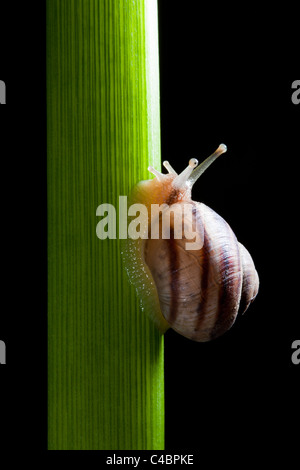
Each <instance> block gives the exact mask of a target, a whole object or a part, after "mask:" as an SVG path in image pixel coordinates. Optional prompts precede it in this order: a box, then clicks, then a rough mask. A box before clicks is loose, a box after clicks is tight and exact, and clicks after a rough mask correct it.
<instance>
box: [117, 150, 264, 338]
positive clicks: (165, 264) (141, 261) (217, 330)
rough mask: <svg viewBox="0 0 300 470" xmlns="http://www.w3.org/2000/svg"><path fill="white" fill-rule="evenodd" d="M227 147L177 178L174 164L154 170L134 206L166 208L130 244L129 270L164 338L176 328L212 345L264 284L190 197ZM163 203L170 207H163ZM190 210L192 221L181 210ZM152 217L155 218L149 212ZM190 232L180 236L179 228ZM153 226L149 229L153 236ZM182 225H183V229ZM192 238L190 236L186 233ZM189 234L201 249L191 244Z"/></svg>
mask: <svg viewBox="0 0 300 470" xmlns="http://www.w3.org/2000/svg"><path fill="white" fill-rule="evenodd" d="M226 150H227V147H226V146H225V145H224V144H221V145H220V146H219V147H218V149H217V150H216V151H215V152H214V153H213V154H212V155H211V156H209V157H208V158H207V159H206V160H204V162H203V163H202V164H201V165H199V166H198V161H197V160H196V159H195V158H192V159H191V160H190V161H189V165H188V167H187V168H186V169H185V170H184V171H183V172H182V173H180V174H179V175H178V174H177V173H176V172H175V170H174V169H173V168H172V166H171V165H170V164H169V162H167V161H164V162H163V165H164V167H165V168H166V169H167V171H168V173H167V174H163V173H160V172H159V171H157V170H155V169H154V168H152V167H149V168H148V170H149V171H150V172H151V173H153V174H154V176H155V178H154V179H151V180H147V181H141V182H140V183H138V184H137V186H136V187H135V188H134V190H133V192H132V195H131V203H140V204H144V205H145V206H146V207H147V209H151V208H152V207H155V208H157V206H156V205H158V204H159V205H161V206H160V207H161V208H162V210H161V211H160V212H159V213H157V212H156V213H155V215H154V216H153V215H151V211H150V215H148V221H147V222H148V223H147V224H146V225H145V228H144V229H142V228H141V233H140V237H139V238H138V239H135V240H133V239H129V240H128V245H127V249H126V250H125V251H124V253H125V264H126V269H127V272H128V274H129V277H130V279H131V281H132V282H133V284H134V285H135V287H136V289H137V291H138V293H139V295H140V297H141V298H142V306H143V308H144V309H145V311H146V312H147V313H148V314H149V315H150V316H151V317H152V319H153V320H154V322H155V323H156V325H157V327H158V328H159V330H160V331H161V332H162V333H164V332H165V331H166V330H167V329H168V328H170V327H171V328H173V329H174V330H175V331H176V332H178V333H179V334H181V335H183V336H185V337H186V338H189V339H191V340H194V341H199V342H205V341H210V340H213V339H215V338H217V337H219V336H221V335H222V334H223V333H225V332H226V331H227V330H228V329H229V328H231V326H232V325H233V323H234V322H235V319H236V316H237V314H238V313H244V312H245V311H246V310H247V308H248V307H249V305H250V304H251V302H252V301H253V300H254V299H255V297H256V295H257V293H258V288H259V278H258V274H257V271H256V269H255V266H254V263H253V260H252V258H251V256H250V254H249V252H248V251H247V249H246V248H245V247H244V246H243V245H242V244H241V243H239V242H238V241H237V238H236V236H235V234H234V232H233V231H232V229H231V228H230V226H229V225H228V223H227V222H226V221H225V220H224V219H223V218H222V217H221V216H220V215H218V214H217V213H216V212H215V211H214V210H212V209H210V208H209V207H208V206H206V205H205V204H203V203H200V202H196V201H193V200H192V199H191V191H192V186H193V185H194V183H195V182H196V181H197V180H198V178H199V177H200V176H201V175H202V173H203V172H204V171H205V170H206V169H207V168H208V167H209V165H210V164H211V163H212V162H213V161H214V160H215V159H216V158H217V157H219V156H220V155H221V154H222V153H224V152H226ZM163 204H164V205H163ZM182 205H184V207H185V208H188V209H189V211H188V215H186V213H185V211H181V210H180V208H181V206H182ZM168 211H169V212H170V211H172V215H173V217H170V218H169V219H168V220H169V221H170V224H169V225H170V226H169V237H164V236H163V229H162V228H161V227H160V228H159V232H158V233H159V235H158V236H156V237H151V233H152V232H151V230H152V229H153V227H155V226H158V225H161V221H162V216H163V215H164V213H166V212H168ZM148 214H149V212H148ZM178 221H179V226H181V228H183V227H185V228H186V227H187V229H188V230H187V231H184V235H182V236H181V237H177V236H175V223H177V222H178ZM150 225H151V230H150ZM177 225H178V223H177ZM186 232H188V235H189V236H188V237H187V233H186ZM191 234H193V235H194V240H195V239H197V237H196V235H198V242H199V243H198V245H196V247H195V246H193V247H192V246H190V247H189V246H188V243H187V240H189V241H190V239H191Z"/></svg>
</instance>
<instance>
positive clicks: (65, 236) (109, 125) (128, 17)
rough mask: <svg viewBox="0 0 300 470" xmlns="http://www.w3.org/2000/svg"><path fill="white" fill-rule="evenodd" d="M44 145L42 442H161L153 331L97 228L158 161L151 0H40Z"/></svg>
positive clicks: (157, 340) (114, 245) (108, 445)
mask: <svg viewBox="0 0 300 470" xmlns="http://www.w3.org/2000/svg"><path fill="white" fill-rule="evenodd" d="M47 152H48V163H47V165H48V170H47V171H48V299H49V300H48V369H49V372H48V436H49V438H48V446H49V449H104V450H109V449H113V450H118V449H122V450H125V449H137V450H140V449H163V448H164V376H163V337H162V336H161V335H160V334H159V332H158V331H157V330H156V328H155V327H154V325H153V324H152V323H151V322H150V321H149V320H148V318H146V317H145V316H144V315H143V313H142V312H141V309H140V307H139V303H138V300H137V298H136V295H135V292H134V290H133V288H132V286H131V285H130V284H129V282H128V279H127V277H126V273H125V271H124V269H123V266H122V260H121V255H120V240H118V239H105V240H100V239H99V238H98V237H97V235H96V226H97V223H98V222H99V220H100V218H99V217H96V209H97V207H98V206H99V205H100V204H102V203H110V204H113V205H114V206H115V207H116V209H117V212H118V198H119V195H126V194H128V192H129V190H130V188H131V187H132V186H133V184H135V183H137V182H138V181H139V180H141V179H147V178H149V174H148V172H147V167H148V165H153V166H155V167H156V168H158V169H159V168H160V117H159V75H158V31H157V5H156V0H139V1H134V0H118V1H115V0H68V1H63V2H62V1H60V0H47ZM117 229H118V224H117Z"/></svg>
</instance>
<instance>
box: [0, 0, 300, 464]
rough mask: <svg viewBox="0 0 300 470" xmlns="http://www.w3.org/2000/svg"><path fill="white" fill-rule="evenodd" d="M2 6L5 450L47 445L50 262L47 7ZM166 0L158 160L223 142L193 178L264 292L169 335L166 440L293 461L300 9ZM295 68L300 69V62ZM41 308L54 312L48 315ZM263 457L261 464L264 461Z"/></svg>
mask: <svg viewBox="0 0 300 470" xmlns="http://www.w3.org/2000/svg"><path fill="white" fill-rule="evenodd" d="M5 5H6V6H4V5H1V30H0V40H1V59H0V79H1V80H4V81H5V83H6V86H7V105H6V106H5V107H3V106H2V107H1V108H0V111H1V112H0V119H1V121H0V125H1V130H0V139H1V140H0V146H1V163H2V168H1V175H2V178H1V183H2V184H1V197H2V199H1V202H2V204H1V216H2V224H1V227H2V230H1V235H2V275H3V277H2V279H3V280H2V308H1V313H0V339H1V340H4V341H5V343H6V346H7V365H6V366H5V367H1V372H0V393H1V395H0V413H1V433H2V435H3V436H1V444H2V445H1V447H3V448H6V449H9V448H12V449H20V448H21V449H22V450H26V451H34V452H35V455H39V454H40V453H41V452H45V451H46V446H47V434H46V432H47V319H46V310H47V298H46V296H47V290H46V289H47V270H46V261H47V254H46V220H47V219H46V106H45V105H46V90H45V59H46V57H45V5H44V2H30V3H29V4H28V3H26V4H23V3H21V2H20V3H10V4H8V3H6V4H5ZM277 8H279V6H278V7H277V6H276V5H272V10H266V11H263V10H261V9H260V8H259V7H254V6H252V5H251V6H250V5H249V4H247V3H246V4H245V3H244V4H243V5H240V6H239V7H235V8H233V9H232V11H230V10H228V8H227V7H226V8H225V7H223V8H221V7H220V6H217V5H215V4H214V5H213V6H212V7H211V8H208V6H207V5H205V7H199V2H196V1H191V2H186V3H185V4H184V5H183V4H182V2H167V1H164V0H160V1H159V38H160V74H161V129H162V158H163V159H168V160H169V161H170V163H171V164H172V166H174V167H175V169H176V170H177V171H180V170H182V169H184V168H185V166H186V165H187V162H188V160H189V158H191V157H197V158H198V159H199V160H200V161H201V160H202V159H204V158H206V157H207V156H208V155H209V154H210V153H212V152H213V151H214V150H215V149H216V148H217V146H218V145H219V144H220V143H221V142H224V143H225V144H226V145H227V147H228V152H227V153H226V154H225V155H222V157H220V159H218V161H217V162H215V163H214V164H213V166H211V167H210V168H209V170H207V172H206V173H205V174H204V175H203V176H202V177H201V179H200V180H199V181H198V182H197V184H196V186H195V188H194V190H193V199H194V200H199V201H202V202H204V203H205V204H207V205H208V206H210V207H211V208H213V209H214V210H215V211H216V212H218V213H219V214H220V215H221V216H222V217H224V218H225V219H226V220H227V221H228V223H229V224H230V225H231V227H232V228H233V230H234V232H235V233H236V235H237V238H238V239H239V241H241V242H242V243H243V244H244V245H245V246H246V247H247V248H248V250H249V251H250V253H251V254H252V256H253V259H254V261H255V264H256V267H257V270H258V273H259V276H260V282H261V286H260V292H259V295H258V297H257V299H256V300H255V302H254V303H253V304H252V305H251V307H250V308H249V310H248V311H247V313H246V314H245V315H244V316H243V317H242V318H238V320H237V321H236V323H235V325H234V326H233V327H232V329H231V330H230V331H229V332H227V333H226V334H225V335H224V336H223V337H221V338H219V339H217V340H214V341H213V342H210V343H194V342H191V341H189V340H186V339H185V338H183V337H181V336H179V335H178V334H176V333H174V332H173V331H171V330H170V331H168V332H167V333H166V335H165V402H166V417H165V418H166V449H167V450H170V451H171V450H174V451H179V450H181V449H190V450H192V451H193V450H198V451H199V452H200V453H203V454H208V455H209V456H210V458H211V459H212V461H213V460H214V459H215V458H216V457H217V456H219V455H221V456H224V457H225V456H226V457H230V456H231V454H233V453H235V452H236V451H237V449H239V450H242V451H243V452H244V457H246V459H247V461H248V459H249V458H250V457H251V456H252V457H253V456H254V458H256V457H257V456H258V451H262V452H263V455H264V456H265V457H266V458H267V459H271V460H272V459H273V458H274V457H275V458H277V457H279V456H289V457H292V456H293V452H295V450H296V437H297V433H296V425H297V423H298V424H299V406H298V400H299V377H300V365H299V366H295V365H293V364H292V362H291V353H292V350H291V344H292V342H293V341H294V340H295V339H299V337H300V327H299V307H298V292H299V286H298V284H299V281H298V279H299V276H298V271H299V270H298V268H297V264H298V262H299V254H298V253H299V249H298V239H299V235H298V234H299V228H298V226H297V218H298V199H299V198H298V194H299V191H298V186H299V171H298V167H297V163H298V160H299V156H300V151H299V147H298V144H299V119H300V105H298V106H295V105H293V104H292V101H291V94H292V90H291V84H292V82H293V81H294V80H296V79H297V78H299V75H298V73H299V61H297V57H298V55H299V54H298V53H299V51H297V40H296V19H297V14H296V12H295V11H294V10H292V9H291V8H289V7H288V5H287V4H286V7H285V9H283V8H282V5H281V6H280V8H281V10H280V11H279V9H278V10H277ZM297 67H298V68H297ZM41 312H43V313H44V314H42V315H41ZM257 458H258V457H257Z"/></svg>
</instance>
